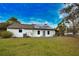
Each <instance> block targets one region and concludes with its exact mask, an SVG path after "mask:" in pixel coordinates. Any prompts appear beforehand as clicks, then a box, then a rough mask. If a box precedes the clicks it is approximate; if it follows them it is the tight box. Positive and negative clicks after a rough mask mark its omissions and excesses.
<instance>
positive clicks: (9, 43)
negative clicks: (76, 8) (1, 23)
mask: <svg viewBox="0 0 79 59" xmlns="http://www.w3.org/2000/svg"><path fill="white" fill-rule="evenodd" d="M0 56H79V39H78V38H72V37H53V38H9V39H0Z"/></svg>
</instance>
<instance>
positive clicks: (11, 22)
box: [7, 17, 20, 25]
mask: <svg viewBox="0 0 79 59" xmlns="http://www.w3.org/2000/svg"><path fill="white" fill-rule="evenodd" d="M7 23H8V24H9V25H10V24H13V23H19V24H20V22H19V21H18V20H17V18H15V17H11V18H10V19H8V20H7Z"/></svg>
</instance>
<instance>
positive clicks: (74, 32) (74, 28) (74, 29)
mask: <svg viewBox="0 0 79 59" xmlns="http://www.w3.org/2000/svg"><path fill="white" fill-rule="evenodd" d="M75 34H76V27H75V22H74V20H73V35H75Z"/></svg>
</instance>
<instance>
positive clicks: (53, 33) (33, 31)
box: [7, 29, 55, 37]
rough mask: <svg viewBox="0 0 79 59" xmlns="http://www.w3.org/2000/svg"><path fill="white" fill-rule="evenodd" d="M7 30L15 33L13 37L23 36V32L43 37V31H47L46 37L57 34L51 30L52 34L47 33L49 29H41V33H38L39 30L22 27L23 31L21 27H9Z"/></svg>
mask: <svg viewBox="0 0 79 59" xmlns="http://www.w3.org/2000/svg"><path fill="white" fill-rule="evenodd" d="M7 31H10V32H12V33H13V37H23V34H25V33H26V34H27V35H28V36H31V37H43V36H44V35H43V31H45V37H51V36H54V35H55V31H53V30H52V31H51V30H49V31H50V34H49V35H48V34H47V31H48V30H39V31H40V34H38V30H27V29H22V32H21V33H20V32H19V29H7Z"/></svg>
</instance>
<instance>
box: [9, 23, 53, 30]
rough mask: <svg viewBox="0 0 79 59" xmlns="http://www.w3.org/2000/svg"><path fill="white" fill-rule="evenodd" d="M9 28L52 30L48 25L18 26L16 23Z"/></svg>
mask: <svg viewBox="0 0 79 59" xmlns="http://www.w3.org/2000/svg"><path fill="white" fill-rule="evenodd" d="M8 28H11V29H52V28H51V27H49V26H48V25H38V24H18V23H14V24H12V25H10V26H8Z"/></svg>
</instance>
